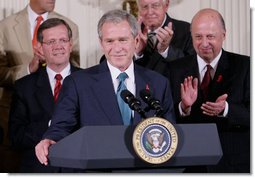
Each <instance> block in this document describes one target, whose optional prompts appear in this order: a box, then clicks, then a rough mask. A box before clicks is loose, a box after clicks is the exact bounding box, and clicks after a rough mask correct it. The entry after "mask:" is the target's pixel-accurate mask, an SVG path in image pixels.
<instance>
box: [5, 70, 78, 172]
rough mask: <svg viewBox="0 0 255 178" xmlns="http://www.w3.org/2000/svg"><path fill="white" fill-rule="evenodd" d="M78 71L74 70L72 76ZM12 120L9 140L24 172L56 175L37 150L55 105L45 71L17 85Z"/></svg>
mask: <svg viewBox="0 0 255 178" xmlns="http://www.w3.org/2000/svg"><path fill="white" fill-rule="evenodd" d="M78 69H79V68H76V67H74V66H71V72H74V71H77V70H78ZM14 88H15V89H14V93H13V98H12V104H11V110H10V117H9V138H10V140H11V143H12V146H13V147H14V148H15V149H17V150H21V151H22V153H23V159H22V163H21V171H22V172H54V171H56V169H54V168H51V167H45V166H42V165H41V164H40V163H39V161H38V160H37V158H36V156H35V151H34V148H35V146H36V144H37V143H38V142H40V140H41V138H42V136H43V134H44V132H45V131H46V130H47V128H48V125H49V120H50V119H51V115H52V113H53V110H54V107H55V104H54V97H53V93H52V90H51V87H50V82H49V78H48V74H47V72H46V68H41V69H40V70H39V71H37V72H35V73H33V74H30V75H27V76H25V77H23V78H21V79H19V80H17V81H16V83H15V87H14Z"/></svg>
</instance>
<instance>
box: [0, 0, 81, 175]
mask: <svg viewBox="0 0 255 178" xmlns="http://www.w3.org/2000/svg"><path fill="white" fill-rule="evenodd" d="M17 2H18V1H17ZM26 2H28V1H26ZM55 2H56V0H29V3H28V4H27V6H26V7H25V8H24V9H22V10H21V11H19V12H17V13H15V14H12V15H10V16H8V17H6V18H5V19H3V20H1V21H0V118H1V119H0V125H1V127H2V128H3V131H4V137H3V139H4V140H3V143H1V144H0V157H1V160H3V161H1V162H0V172H16V171H17V164H16V163H17V162H18V161H19V160H18V158H17V155H15V154H14V153H13V152H12V151H11V150H10V148H9V147H10V143H9V140H8V136H7V132H8V118H9V111H10V105H11V96H12V92H13V86H14V82H15V81H16V80H17V79H20V78H21V77H24V76H26V75H28V74H30V73H33V72H35V71H37V70H38V68H39V66H41V63H38V60H40V62H42V63H44V56H42V54H40V52H39V50H38V49H37V47H36V45H34V46H33V45H32V39H33V36H34V32H35V31H36V30H35V27H36V25H37V20H36V19H37V17H38V16H42V17H43V21H45V20H47V19H50V18H60V19H63V20H65V21H66V22H67V23H68V25H69V26H70V27H71V29H72V33H73V47H72V53H71V58H70V61H71V63H72V64H73V65H74V66H79V64H80V57H79V56H80V55H79V53H80V52H79V51H80V47H79V31H78V26H77V25H76V24H75V23H74V22H73V21H72V20H70V19H69V18H67V17H65V16H63V15H61V14H59V13H57V12H55V11H54V8H55ZM13 5H15V4H13ZM10 160H12V161H10ZM3 162H5V164H3Z"/></svg>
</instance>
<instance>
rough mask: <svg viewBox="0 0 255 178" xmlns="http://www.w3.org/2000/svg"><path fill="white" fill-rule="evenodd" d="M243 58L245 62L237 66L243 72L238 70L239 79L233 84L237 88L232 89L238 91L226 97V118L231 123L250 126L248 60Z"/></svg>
mask: <svg viewBox="0 0 255 178" xmlns="http://www.w3.org/2000/svg"><path fill="white" fill-rule="evenodd" d="M243 60H244V61H247V62H244V63H242V64H239V65H238V66H237V67H238V68H242V69H243V71H244V72H241V71H242V70H239V74H238V76H239V78H238V79H237V80H239V81H238V83H237V82H236V85H235V86H233V87H237V89H236V90H234V89H232V91H236V93H237V92H238V93H237V94H236V93H234V94H233V95H231V96H229V99H227V101H228V103H229V112H228V118H230V120H229V122H230V124H232V125H238V126H246V127H250V62H249V60H246V59H243ZM240 81H241V82H242V83H240Z"/></svg>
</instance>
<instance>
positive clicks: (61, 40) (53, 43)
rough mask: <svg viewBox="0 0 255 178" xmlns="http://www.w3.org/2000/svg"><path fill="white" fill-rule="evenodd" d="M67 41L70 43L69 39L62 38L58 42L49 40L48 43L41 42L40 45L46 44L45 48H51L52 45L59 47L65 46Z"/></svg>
mask: <svg viewBox="0 0 255 178" xmlns="http://www.w3.org/2000/svg"><path fill="white" fill-rule="evenodd" d="M69 41H70V39H65V38H62V39H59V40H49V41H45V42H42V43H43V44H46V45H47V46H53V45H56V44H57V43H58V44H60V45H65V44H67V43H68V42H69Z"/></svg>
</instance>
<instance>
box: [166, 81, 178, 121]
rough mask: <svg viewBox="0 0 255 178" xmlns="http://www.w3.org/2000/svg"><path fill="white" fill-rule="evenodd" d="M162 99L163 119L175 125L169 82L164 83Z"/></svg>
mask: <svg viewBox="0 0 255 178" xmlns="http://www.w3.org/2000/svg"><path fill="white" fill-rule="evenodd" d="M164 93H165V94H164V98H163V108H165V110H166V113H165V118H166V119H168V120H169V121H170V122H172V123H176V117H175V112H174V103H173V98H172V94H171V93H172V92H171V88H170V85H169V82H168V81H167V82H166V88H165V92H164Z"/></svg>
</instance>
